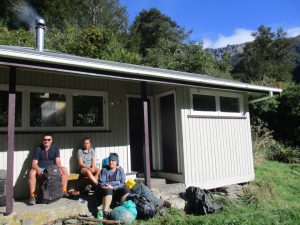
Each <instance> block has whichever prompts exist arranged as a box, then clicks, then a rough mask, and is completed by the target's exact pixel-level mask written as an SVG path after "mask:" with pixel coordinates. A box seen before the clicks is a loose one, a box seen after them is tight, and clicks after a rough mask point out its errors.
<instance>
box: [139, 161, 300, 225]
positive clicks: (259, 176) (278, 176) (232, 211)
mask: <svg viewBox="0 0 300 225" xmlns="http://www.w3.org/2000/svg"><path fill="white" fill-rule="evenodd" d="M255 174H256V179H255V181H254V182H251V183H250V185H247V186H246V187H244V188H243V190H242V192H241V197H240V198H238V199H229V198H227V197H221V196H219V197H218V198H217V199H218V200H219V201H221V202H223V204H224V210H223V211H221V212H217V213H215V214H211V215H207V216H193V215H185V214H184V212H183V211H182V210H178V209H174V208H171V209H169V210H168V212H167V214H166V215H164V216H157V217H155V218H153V219H151V220H148V221H136V222H135V224H145V225H154V224H168V225H173V224H174V225H175V224H176V225H185V224H189V225H190V224H191V225H192V224H195V225H196V224H197V225H201V224H205V225H218V224H220V225H221V224H222V225H238V224H243V225H244V224H245V225H248V224H249V225H256V224H257V225H261V224H263V225H268V224H290V225H297V224H300V164H284V163H279V162H276V161H267V160H265V161H262V162H260V163H258V164H256V165H255Z"/></svg>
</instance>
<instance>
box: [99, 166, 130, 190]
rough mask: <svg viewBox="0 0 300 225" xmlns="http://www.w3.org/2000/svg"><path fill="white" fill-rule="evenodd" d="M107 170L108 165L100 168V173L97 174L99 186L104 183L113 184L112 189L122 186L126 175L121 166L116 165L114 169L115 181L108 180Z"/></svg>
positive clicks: (102, 185)
mask: <svg viewBox="0 0 300 225" xmlns="http://www.w3.org/2000/svg"><path fill="white" fill-rule="evenodd" d="M109 170H110V168H109V167H108V166H107V167H105V168H103V169H102V170H101V173H100V175H99V178H100V186H101V187H104V186H105V185H106V184H109V185H111V186H113V188H114V190H117V189H119V188H122V187H124V186H125V180H126V176H125V172H124V170H123V168H121V167H117V170H116V171H117V174H116V180H115V181H109V180H108V171H109Z"/></svg>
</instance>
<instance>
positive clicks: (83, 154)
mask: <svg viewBox="0 0 300 225" xmlns="http://www.w3.org/2000/svg"><path fill="white" fill-rule="evenodd" d="M77 159H78V164H79V167H80V169H79V170H80V171H79V172H80V173H81V174H82V175H84V176H87V177H88V178H89V179H90V180H91V181H92V182H93V184H94V185H97V184H98V177H99V173H100V168H98V167H96V154H95V150H94V149H93V148H91V139H90V138H88V137H85V138H84V139H83V149H79V150H78V152H77Z"/></svg>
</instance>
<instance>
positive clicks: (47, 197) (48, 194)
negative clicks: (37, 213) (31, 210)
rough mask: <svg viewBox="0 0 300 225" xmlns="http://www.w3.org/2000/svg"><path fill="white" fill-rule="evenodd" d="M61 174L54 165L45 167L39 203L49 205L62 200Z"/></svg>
mask: <svg viewBox="0 0 300 225" xmlns="http://www.w3.org/2000/svg"><path fill="white" fill-rule="evenodd" d="M62 196H63V192H62V183H61V173H60V170H59V168H58V167H57V166H56V165H50V166H47V167H46V168H45V170H44V172H43V178H42V185H41V196H40V197H41V202H42V203H46V204H49V203H51V202H54V201H56V200H58V199H60V198H62Z"/></svg>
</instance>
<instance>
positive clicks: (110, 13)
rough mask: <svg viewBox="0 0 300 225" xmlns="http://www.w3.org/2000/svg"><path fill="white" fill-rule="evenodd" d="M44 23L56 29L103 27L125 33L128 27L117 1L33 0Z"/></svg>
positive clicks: (123, 10)
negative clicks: (43, 18) (75, 26)
mask: <svg viewBox="0 0 300 225" xmlns="http://www.w3.org/2000/svg"><path fill="white" fill-rule="evenodd" d="M35 2H36V4H35V5H37V7H39V11H40V12H41V14H42V15H44V16H45V19H46V21H47V22H48V23H49V24H50V25H51V26H55V27H57V28H61V29H64V28H65V27H66V26H68V25H74V24H76V25H78V26H79V27H81V28H85V27H88V26H103V27H105V28H110V29H112V30H114V31H115V32H125V31H126V29H127V25H128V18H127V14H126V8H125V7H123V6H121V4H120V2H119V0H62V1H52V0H44V1H43V4H40V5H39V3H40V2H41V1H40V0H35Z"/></svg>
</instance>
